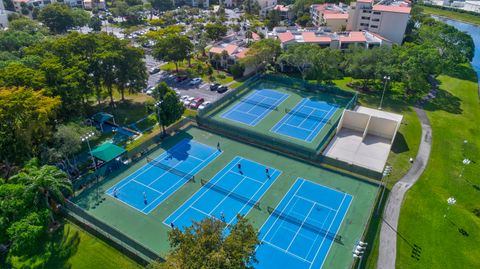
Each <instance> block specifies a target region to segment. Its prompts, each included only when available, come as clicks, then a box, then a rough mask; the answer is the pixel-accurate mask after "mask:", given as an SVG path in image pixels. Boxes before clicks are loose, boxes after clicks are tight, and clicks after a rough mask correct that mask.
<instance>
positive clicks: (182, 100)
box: [180, 95, 190, 104]
mask: <svg viewBox="0 0 480 269" xmlns="http://www.w3.org/2000/svg"><path fill="white" fill-rule="evenodd" d="M188 98H190V96H188V95H182V97H180V102H182V103H183V104H185V102H186V101H187V99H188Z"/></svg>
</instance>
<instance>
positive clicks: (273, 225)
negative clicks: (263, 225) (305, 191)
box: [261, 181, 305, 241]
mask: <svg viewBox="0 0 480 269" xmlns="http://www.w3.org/2000/svg"><path fill="white" fill-rule="evenodd" d="M303 183H305V181H302V183H301V184H300V186H298V189H296V190H295V193H294V194H293V195H292V197H290V199H289V200H288V202H287V204H286V205H285V206H284V208H283V209H282V211H281V212H280V215H281V214H283V212H284V211H285V209H287V207H288V205H289V204H290V203H291V202H292V199H293V198H294V197H295V196H296V195H297V192H298V190H300V188H301V187H302V185H303ZM287 193H288V192H287ZM280 203H282V201H280ZM279 205H280V204H279ZM275 210H276V209H275ZM279 219H280V218H278V217H277V218H276V219H275V221H274V222H273V224H272V226H270V229H268V231H267V232H266V233H265V235H264V236H263V238H262V239H261V240H262V241H263V239H265V237H267V235H268V234H269V233H270V230H272V228H273V227H275V224H277V221H278V220H279ZM280 226H281V225H279V227H280ZM277 230H278V229H277Z"/></svg>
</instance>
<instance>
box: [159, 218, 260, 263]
mask: <svg viewBox="0 0 480 269" xmlns="http://www.w3.org/2000/svg"><path fill="white" fill-rule="evenodd" d="M225 228H226V223H224V222H222V221H220V220H217V219H214V218H206V219H204V220H203V221H200V222H194V223H193V225H192V226H190V227H187V228H185V230H184V231H183V232H182V231H181V230H179V229H177V228H175V229H173V230H172V231H170V232H169V234H168V238H169V240H170V246H171V251H170V253H169V254H168V255H167V256H166V261H165V263H163V264H156V265H152V266H151V268H192V269H195V268H199V269H200V268H238V269H242V268H251V267H252V265H253V264H255V263H256V262H257V260H256V258H255V249H256V247H257V246H258V245H259V244H260V241H259V239H258V232H257V230H256V229H255V228H254V227H253V226H252V225H251V224H249V223H248V220H247V219H245V218H243V217H241V216H237V222H236V223H235V224H233V225H230V226H229V233H228V234H227V233H225Z"/></svg>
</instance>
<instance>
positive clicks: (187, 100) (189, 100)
mask: <svg viewBox="0 0 480 269" xmlns="http://www.w3.org/2000/svg"><path fill="white" fill-rule="evenodd" d="M194 99H195V97H193V96H191V97H188V98H187V99H186V100H185V101H184V102H183V104H184V105H185V106H186V107H189V106H190V104H191V103H192V102H193V100H194Z"/></svg>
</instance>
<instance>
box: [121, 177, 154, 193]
mask: <svg viewBox="0 0 480 269" xmlns="http://www.w3.org/2000/svg"><path fill="white" fill-rule="evenodd" d="M130 182H135V183H137V184H139V185H142V186H144V187H145V188H147V189H150V190H152V191H154V192H156V193H159V194H160V195H162V194H163V192H161V191H159V190H156V189H154V188H151V187H149V186H148V185H145V184H143V183H142V182H140V181H136V180H135V179H132V180H130V181H129V182H128V183H130Z"/></svg>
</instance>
